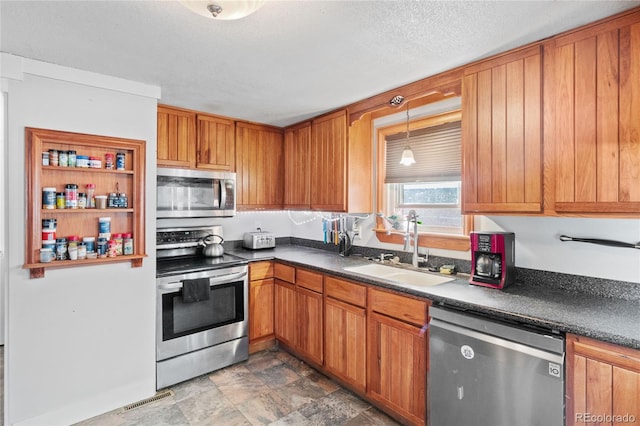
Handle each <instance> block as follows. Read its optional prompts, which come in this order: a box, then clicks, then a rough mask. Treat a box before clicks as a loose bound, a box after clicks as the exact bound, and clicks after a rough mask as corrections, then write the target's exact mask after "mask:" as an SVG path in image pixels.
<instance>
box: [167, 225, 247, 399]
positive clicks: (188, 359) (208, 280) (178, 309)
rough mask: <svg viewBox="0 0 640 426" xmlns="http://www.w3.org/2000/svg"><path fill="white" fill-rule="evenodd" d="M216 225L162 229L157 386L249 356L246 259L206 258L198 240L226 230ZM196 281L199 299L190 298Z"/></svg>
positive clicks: (203, 372)
mask: <svg viewBox="0 0 640 426" xmlns="http://www.w3.org/2000/svg"><path fill="white" fill-rule="evenodd" d="M214 228H216V227H214ZM214 228H198V229H194V228H179V229H171V230H162V229H160V230H158V233H159V235H157V237H156V240H157V241H156V243H157V247H158V256H159V257H158V263H157V272H156V287H157V290H156V291H157V297H156V388H157V389H161V388H164V387H167V386H169V385H172V384H175V383H179V382H182V381H184V380H188V379H190V378H193V377H196V376H199V375H201V374H205V373H208V372H210V371H214V370H217V369H219V368H222V367H226V366H228V365H231V364H234V363H236V362H240V361H243V360H246V359H247V358H248V352H249V349H248V348H249V342H248V309H249V307H248V266H247V261H246V260H243V259H240V258H238V257H235V256H231V255H228V254H224V255H222V256H218V257H210V258H208V257H203V256H202V255H201V253H200V252H199V249H198V245H197V241H198V240H199V239H201V238H202V237H203V236H206V235H208V234H211V233H213V234H216V235H221V234H222V231H221V230H220V229H214ZM165 247H170V248H168V249H167V248H165ZM193 285H195V286H196V287H195V288H196V289H198V288H199V289H200V293H199V295H198V297H196V298H195V299H194V298H192V297H187V296H188V295H189V296H190V293H189V294H188V289H189V288H194V287H190V286H193ZM198 286H199V287H198Z"/></svg>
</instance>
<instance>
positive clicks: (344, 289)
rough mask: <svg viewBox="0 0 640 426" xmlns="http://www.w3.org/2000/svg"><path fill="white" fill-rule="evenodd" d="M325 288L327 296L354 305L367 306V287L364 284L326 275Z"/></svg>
mask: <svg viewBox="0 0 640 426" xmlns="http://www.w3.org/2000/svg"><path fill="white" fill-rule="evenodd" d="M324 290H325V293H326V294H327V296H330V297H333V298H334V299H338V300H342V301H343V302H347V303H351V304H352V305H356V306H361V307H365V306H366V304H367V288H366V287H365V286H363V285H359V284H354V283H352V282H349V281H345V280H341V279H338V278H335V277H329V276H325V277H324Z"/></svg>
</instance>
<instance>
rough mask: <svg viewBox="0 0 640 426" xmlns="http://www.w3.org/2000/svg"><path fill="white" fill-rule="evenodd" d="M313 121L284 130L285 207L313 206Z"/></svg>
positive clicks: (306, 208)
mask: <svg viewBox="0 0 640 426" xmlns="http://www.w3.org/2000/svg"><path fill="white" fill-rule="evenodd" d="M310 155H311V123H310V122H306V123H303V124H301V125H299V126H295V127H291V128H288V129H286V130H285V131H284V207H285V208H286V209H294V210H295V209H302V210H309V209H310V208H311V188H310V175H311V156H310Z"/></svg>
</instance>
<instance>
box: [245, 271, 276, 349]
mask: <svg viewBox="0 0 640 426" xmlns="http://www.w3.org/2000/svg"><path fill="white" fill-rule="evenodd" d="M274 299H275V280H274V279H273V262H271V261H261V262H252V263H250V264H249V353H254V352H258V351H261V350H263V349H266V348H269V347H271V346H273V345H274V344H275V334H274V305H275V301H274Z"/></svg>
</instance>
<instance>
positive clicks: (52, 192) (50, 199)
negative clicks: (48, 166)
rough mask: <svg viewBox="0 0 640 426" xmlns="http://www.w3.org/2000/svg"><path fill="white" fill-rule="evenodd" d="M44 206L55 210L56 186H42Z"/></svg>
mask: <svg viewBox="0 0 640 426" xmlns="http://www.w3.org/2000/svg"><path fill="white" fill-rule="evenodd" d="M42 208H43V209H46V210H53V209H55V208H56V189H55V188H53V187H51V188H49V187H47V188H42Z"/></svg>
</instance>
